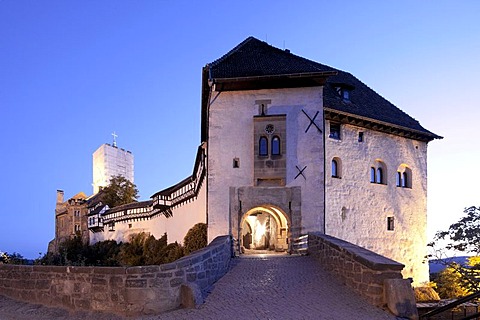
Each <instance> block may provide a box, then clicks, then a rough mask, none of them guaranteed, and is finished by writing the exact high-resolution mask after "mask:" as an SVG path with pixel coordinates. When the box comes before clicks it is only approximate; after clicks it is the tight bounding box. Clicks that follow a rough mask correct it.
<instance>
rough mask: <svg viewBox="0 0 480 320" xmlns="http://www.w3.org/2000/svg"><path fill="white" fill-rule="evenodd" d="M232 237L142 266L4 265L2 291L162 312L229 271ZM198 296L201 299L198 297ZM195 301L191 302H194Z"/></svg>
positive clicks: (51, 301)
mask: <svg viewBox="0 0 480 320" xmlns="http://www.w3.org/2000/svg"><path fill="white" fill-rule="evenodd" d="M231 250H232V249H231V240H230V237H229V236H221V237H217V238H216V239H215V240H213V241H212V242H211V243H210V244H209V245H208V246H207V247H206V248H204V249H202V250H199V251H196V252H194V253H193V254H191V255H189V256H186V257H183V258H181V259H179V260H177V261H175V262H172V263H169V264H164V265H158V266H142V267H129V268H124V267H58V266H20V265H8V264H5V265H0V294H1V295H4V296H7V297H10V298H13V299H17V300H22V301H26V302H30V303H38V304H43V305H48V306H56V307H63V308H68V309H73V310H94V311H104V312H109V313H116V314H120V315H127V316H130V315H141V314H158V313H161V312H163V311H166V310H171V309H176V308H178V307H180V306H181V304H182V300H183V303H184V304H185V303H187V304H188V301H187V302H185V299H182V295H183V296H184V295H185V291H187V296H188V295H189V294H190V296H191V293H192V292H193V295H194V296H193V299H195V295H197V296H198V295H199V294H200V295H201V292H202V291H205V290H206V289H207V288H208V287H209V286H211V285H212V284H213V283H214V282H215V281H217V280H218V279H219V278H220V277H222V276H223V275H224V274H225V273H226V272H227V270H228V267H229V263H230V259H231ZM197 299H198V298H197ZM190 304H191V303H190Z"/></svg>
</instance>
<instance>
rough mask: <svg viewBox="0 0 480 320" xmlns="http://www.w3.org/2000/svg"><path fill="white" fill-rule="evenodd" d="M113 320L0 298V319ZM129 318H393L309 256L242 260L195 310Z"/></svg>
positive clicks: (238, 259) (92, 314) (234, 264)
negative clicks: (346, 285)
mask: <svg viewBox="0 0 480 320" xmlns="http://www.w3.org/2000/svg"><path fill="white" fill-rule="evenodd" d="M4 319H6V320H26V319H38V320H53V319H55V320H57V319H58V320H60V319H72V320H93V319H95V320H97V319H98V320H113V319H115V320H117V319H124V318H122V317H118V316H114V315H109V314H101V313H98V312H75V313H69V312H68V311H66V310H62V309H58V308H48V307H44V306H39V305H31V304H27V303H23V302H18V301H13V300H11V299H8V298H4V297H2V296H0V320H4ZM129 319H135V320H136V319H142V320H147V319H148V320H151V319H175V320H177V319H196V320H197V319H199V320H200V319H215V320H216V319H228V320H237V319H249V320H250V319H329V320H330V319H332V320H350V319H352V320H353V319H355V320H376V319H379V320H381V319H390V320H391V319H396V317H394V316H392V315H391V314H389V313H388V312H386V311H384V310H381V309H379V308H375V307H373V306H371V305H369V304H368V303H367V302H365V301H364V300H363V299H362V298H361V297H359V296H357V295H355V294H353V293H352V291H350V290H349V289H348V288H347V287H345V286H344V285H343V284H341V283H340V282H339V281H337V280H336V279H335V278H333V277H331V276H330V275H329V274H328V273H326V272H324V271H323V270H322V269H321V268H320V267H319V264H318V262H317V261H315V260H314V259H313V258H312V257H308V256H303V257H302V256H288V255H261V256H257V255H255V256H242V257H241V258H237V259H234V260H233V266H232V268H231V270H230V272H228V273H227V274H226V275H225V276H224V277H223V278H221V279H220V280H219V281H218V282H217V283H215V285H214V287H213V288H212V290H211V293H210V294H209V295H208V297H207V299H206V302H205V304H203V305H201V306H200V307H199V308H198V309H181V310H175V311H172V312H169V313H166V314H163V315H158V316H150V317H149V316H143V317H138V318H129Z"/></svg>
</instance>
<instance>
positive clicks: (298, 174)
mask: <svg viewBox="0 0 480 320" xmlns="http://www.w3.org/2000/svg"><path fill="white" fill-rule="evenodd" d="M295 168H297V170H298V173H297V175H296V176H295V178H293V180H296V179H297V178H298V177H299V176H300V175H302V177H303V179H305V180H307V177H305V175H304V174H303V171H305V169H307V166H305V167H303V169H301V170H300V168H299V167H298V166H295Z"/></svg>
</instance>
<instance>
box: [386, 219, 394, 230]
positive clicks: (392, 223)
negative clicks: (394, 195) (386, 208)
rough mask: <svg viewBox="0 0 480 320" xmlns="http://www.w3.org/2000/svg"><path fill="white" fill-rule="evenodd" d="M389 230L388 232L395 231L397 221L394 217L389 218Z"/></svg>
mask: <svg viewBox="0 0 480 320" xmlns="http://www.w3.org/2000/svg"><path fill="white" fill-rule="evenodd" d="M387 230H388V231H394V230H395V219H394V218H393V217H387Z"/></svg>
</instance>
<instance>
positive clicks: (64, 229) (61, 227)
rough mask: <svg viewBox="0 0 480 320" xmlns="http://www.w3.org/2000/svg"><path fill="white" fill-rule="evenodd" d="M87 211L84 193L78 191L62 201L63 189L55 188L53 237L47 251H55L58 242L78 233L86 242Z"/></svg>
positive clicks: (87, 233)
mask: <svg viewBox="0 0 480 320" xmlns="http://www.w3.org/2000/svg"><path fill="white" fill-rule="evenodd" d="M87 213H88V209H87V196H86V195H85V193H83V192H79V193H77V194H76V195H74V196H73V197H71V198H70V199H68V200H67V201H64V192H63V190H57V202H56V205H55V238H54V239H53V240H52V241H50V243H49V244H48V252H55V253H57V252H58V249H59V245H60V243H62V242H63V241H65V240H68V239H70V238H72V237H74V236H75V235H79V236H80V237H81V238H82V241H83V242H84V243H88V242H89V230H88V225H87Z"/></svg>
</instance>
